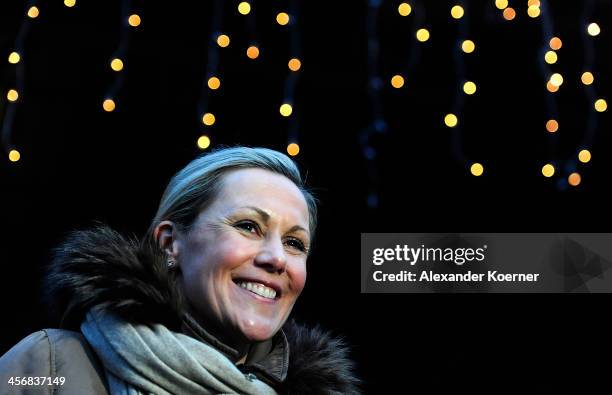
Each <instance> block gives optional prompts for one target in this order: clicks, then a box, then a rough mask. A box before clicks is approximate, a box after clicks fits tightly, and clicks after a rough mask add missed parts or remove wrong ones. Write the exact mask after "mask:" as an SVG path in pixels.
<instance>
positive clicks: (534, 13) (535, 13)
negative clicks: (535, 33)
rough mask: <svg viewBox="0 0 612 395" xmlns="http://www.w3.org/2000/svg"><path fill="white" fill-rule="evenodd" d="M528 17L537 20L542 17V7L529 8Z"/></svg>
mask: <svg viewBox="0 0 612 395" xmlns="http://www.w3.org/2000/svg"><path fill="white" fill-rule="evenodd" d="M527 15H529V16H530V17H532V18H537V17H539V16H540V7H538V6H535V5H532V6H529V8H527Z"/></svg>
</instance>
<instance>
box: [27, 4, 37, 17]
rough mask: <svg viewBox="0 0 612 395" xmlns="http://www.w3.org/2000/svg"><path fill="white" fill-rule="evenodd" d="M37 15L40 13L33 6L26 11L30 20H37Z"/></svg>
mask: <svg viewBox="0 0 612 395" xmlns="http://www.w3.org/2000/svg"><path fill="white" fill-rule="evenodd" d="M38 15H40V11H39V10H38V7H36V6H35V5H34V6H32V7H30V8H29V9H28V16H29V17H30V18H32V19H34V18H37V17H38Z"/></svg>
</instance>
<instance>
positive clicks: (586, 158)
mask: <svg viewBox="0 0 612 395" xmlns="http://www.w3.org/2000/svg"><path fill="white" fill-rule="evenodd" d="M578 160H579V161H580V162H582V163H588V162H590V160H591V152H590V151H589V150H588V149H583V150H581V151H580V152H579V153H578Z"/></svg>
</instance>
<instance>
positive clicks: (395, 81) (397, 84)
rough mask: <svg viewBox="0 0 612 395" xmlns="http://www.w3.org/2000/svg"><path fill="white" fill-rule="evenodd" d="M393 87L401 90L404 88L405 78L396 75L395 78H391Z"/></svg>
mask: <svg viewBox="0 0 612 395" xmlns="http://www.w3.org/2000/svg"><path fill="white" fill-rule="evenodd" d="M391 86H392V87H394V88H395V89H399V88H401V87H402V86H404V77H402V76H401V75H399V74H396V75H394V76H393V77H391Z"/></svg>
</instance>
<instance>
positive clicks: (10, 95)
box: [6, 89, 19, 101]
mask: <svg viewBox="0 0 612 395" xmlns="http://www.w3.org/2000/svg"><path fill="white" fill-rule="evenodd" d="M6 98H7V99H8V101H17V99H19V92H17V90H15V89H9V91H8V92H6Z"/></svg>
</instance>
